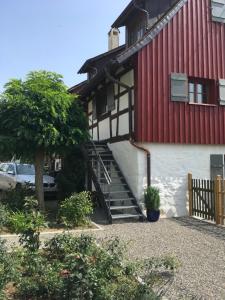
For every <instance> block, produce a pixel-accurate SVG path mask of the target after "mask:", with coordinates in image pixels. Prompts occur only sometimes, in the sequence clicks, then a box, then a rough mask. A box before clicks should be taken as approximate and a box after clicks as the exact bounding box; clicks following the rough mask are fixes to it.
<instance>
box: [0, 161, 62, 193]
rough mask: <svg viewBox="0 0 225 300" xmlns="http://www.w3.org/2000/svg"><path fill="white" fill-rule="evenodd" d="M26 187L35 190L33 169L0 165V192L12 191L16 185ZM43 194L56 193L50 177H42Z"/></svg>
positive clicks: (32, 166) (6, 164) (26, 166)
mask: <svg viewBox="0 0 225 300" xmlns="http://www.w3.org/2000/svg"><path fill="white" fill-rule="evenodd" d="M26 184H27V185H28V186H29V187H30V188H32V189H35V168H34V165H31V164H21V163H12V162H9V163H1V164H0V190H2V191H6V190H8V189H14V188H16V186H17V185H26ZM43 185H44V192H45V193H51V192H56V191H57V185H56V183H55V179H54V178H53V177H51V176H48V175H44V176H43Z"/></svg>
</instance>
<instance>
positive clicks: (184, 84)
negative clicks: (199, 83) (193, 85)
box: [171, 73, 188, 102]
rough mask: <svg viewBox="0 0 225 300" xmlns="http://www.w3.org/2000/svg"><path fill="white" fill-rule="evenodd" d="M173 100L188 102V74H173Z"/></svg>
mask: <svg viewBox="0 0 225 300" xmlns="http://www.w3.org/2000/svg"><path fill="white" fill-rule="evenodd" d="M171 100H172V101H181V102H188V78H187V75H186V74H183V73H172V74H171Z"/></svg>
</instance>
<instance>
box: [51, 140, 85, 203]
mask: <svg viewBox="0 0 225 300" xmlns="http://www.w3.org/2000/svg"><path fill="white" fill-rule="evenodd" d="M85 168H86V163H85V159H84V157H83V154H82V152H81V149H80V147H76V146H75V147H74V148H73V150H72V151H70V152H69V153H66V154H65V155H64V157H63V166H62V170H61V171H60V172H59V173H58V175H57V177H56V181H57V185H58V189H59V194H60V199H65V198H68V197H70V196H71V195H72V194H74V193H79V192H81V191H83V190H84V187H85V171H86V170H85Z"/></svg>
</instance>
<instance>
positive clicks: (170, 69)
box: [70, 0, 225, 217]
mask: <svg viewBox="0 0 225 300" xmlns="http://www.w3.org/2000/svg"><path fill="white" fill-rule="evenodd" d="M123 26H125V28H126V44H125V45H123V46H119V42H118V39H119V30H118V29H119V28H120V27H123ZM109 47H110V48H109V51H108V52H106V53H104V54H101V55H99V56H96V57H94V58H91V59H89V60H87V61H86V62H85V64H84V65H83V66H82V67H81V69H80V71H79V72H80V73H87V76H88V79H87V81H85V82H83V83H82V84H79V85H78V86H75V87H73V88H71V89H70V91H71V92H74V93H77V92H78V93H79V94H80V95H81V98H82V99H83V101H84V102H85V103H86V109H87V114H88V118H89V128H90V134H91V136H92V138H93V140H107V142H108V145H109V147H110V149H111V150H112V152H113V155H114V157H115V159H116V161H117V163H118V165H119V166H120V168H121V170H122V171H123V174H124V175H125V177H126V180H127V182H128V183H129V186H130V187H131V189H132V191H133V194H134V195H135V197H136V198H137V199H138V200H139V201H140V202H142V201H143V191H144V189H145V188H146V186H147V185H148V184H152V185H154V186H157V187H159V189H160V194H161V209H162V211H163V213H164V214H165V215H166V216H168V217H171V216H183V215H187V213H188V205H187V174H188V173H189V172H191V173H192V174H193V176H194V177H198V178H210V177H213V176H214V175H215V174H221V175H223V173H224V155H225V0H134V1H131V2H130V4H129V5H128V6H127V7H126V8H125V10H124V11H123V12H122V13H121V15H120V16H119V17H118V18H117V20H116V21H115V22H114V23H113V24H112V29H111V31H110V32H109Z"/></svg>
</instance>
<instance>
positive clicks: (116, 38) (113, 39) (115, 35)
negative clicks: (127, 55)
mask: <svg viewBox="0 0 225 300" xmlns="http://www.w3.org/2000/svg"><path fill="white" fill-rule="evenodd" d="M108 36H109V51H110V50H112V49H115V48H117V47H119V44H120V31H119V29H118V28H111V30H110V32H109V33H108Z"/></svg>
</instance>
